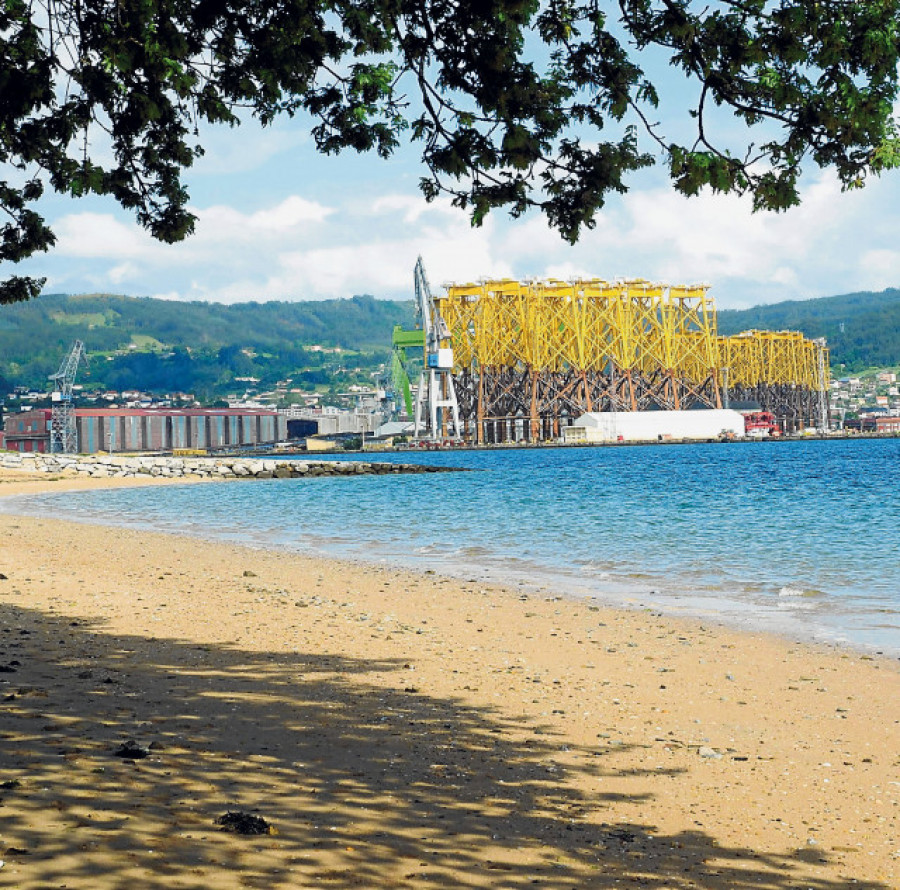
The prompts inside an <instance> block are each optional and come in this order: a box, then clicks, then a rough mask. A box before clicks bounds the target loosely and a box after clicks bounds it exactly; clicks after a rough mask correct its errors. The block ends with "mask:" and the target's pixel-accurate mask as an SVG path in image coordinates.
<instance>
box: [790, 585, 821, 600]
mask: <svg viewBox="0 0 900 890" xmlns="http://www.w3.org/2000/svg"><path fill="white" fill-rule="evenodd" d="M778 595H779V596H794V597H806V598H812V597H819V596H825V594H824V593H823V592H822V591H821V590H816V589H815V588H811V587H791V586H790V585H785V586H784V587H782V588H781V590H779V591H778Z"/></svg>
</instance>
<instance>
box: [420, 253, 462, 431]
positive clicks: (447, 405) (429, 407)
mask: <svg viewBox="0 0 900 890" xmlns="http://www.w3.org/2000/svg"><path fill="white" fill-rule="evenodd" d="M415 285H416V314H417V315H418V317H419V319H420V321H421V324H422V331H423V333H424V335H425V367H424V368H423V369H422V373H421V375H420V376H419V389H418V392H417V393H416V416H415V436H416V438H417V439H418V438H420V437H423V438H429V439H446V438H455V439H459V438H460V437H461V435H462V429H461V427H460V423H459V405H458V403H457V401H456V389H455V387H454V385H453V349H452V347H451V346H450V328H449V327H448V326H447V322H446V321H444V319H443V318H442V317H441V313H440V309H439V307H438V304H437V301H436V300H435V299H434V297H433V296H432V294H431V288H430V287H429V285H428V277H427V276H426V274H425V266H424V264H423V263H422V257H419V258H418V260H417V261H416V269H415ZM451 425H452V433H451V432H450V430H451Z"/></svg>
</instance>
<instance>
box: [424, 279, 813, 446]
mask: <svg viewBox="0 0 900 890" xmlns="http://www.w3.org/2000/svg"><path fill="white" fill-rule="evenodd" d="M708 291H709V287H708V285H690V286H687V285H667V284H658V283H652V282H649V281H645V280H627V281H616V282H608V281H603V280H600V279H591V280H580V281H572V282H565V281H552V280H551V281H526V282H519V281H512V280H500V281H482V282H479V283H477V284H462V285H458V284H454V285H450V286H448V287H447V288H446V292H445V293H444V294H443V295H441V296H437V297H435V303H436V308H437V310H438V312H439V315H440V317H441V318H442V319H443V321H444V322H445V323H446V325H447V327H448V329H449V332H450V342H451V343H452V346H453V350H454V353H453V356H454V366H453V381H454V384H455V389H456V394H457V400H458V402H459V412H460V421H461V423H462V425H463V427H464V429H465V431H466V436H467V438H470V439H472V440H474V441H475V442H477V443H482V442H502V441H508V440H510V439H527V440H531V441H541V440H547V439H553V438H557V437H558V436H559V435H560V431H561V428H562V427H563V426H566V425H568V424H569V423H571V421H572V420H574V419H575V418H577V417H579V416H581V415H582V414H584V413H586V412H592V411H644V410H653V409H661V410H683V409H689V408H695V407H708V408H721V407H723V406H725V407H727V405H728V404H729V402H733V401H749V400H753V401H756V402H758V403H759V404H760V406H761V407H762V408H763V409H764V410H768V411H772V413H774V414H775V415H776V416H777V417H778V419H779V421H780V422H781V423H782V424H783V426H784V428H785V431H787V432H791V431H794V430H796V429H798V428H802V427H804V426H807V425H813V426H814V425H817V424H819V423H820V422H821V418H822V405H823V404H826V410H827V403H825V402H824V401H823V400H824V399H825V398H826V395H827V389H828V380H827V367H828V362H827V350H826V349H825V346H824V343H823V342H818V341H811V340H808V339H807V338H805V337H804V336H803V335H802V334H799V333H794V332H779V333H771V332H759V331H750V332H747V333H746V334H741V335H739V336H737V337H719V336H718V331H717V318H716V310H715V305H714V302H713V300H712V297H711V296H710V295H709V293H708Z"/></svg>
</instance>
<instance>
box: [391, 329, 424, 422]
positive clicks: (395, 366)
mask: <svg viewBox="0 0 900 890" xmlns="http://www.w3.org/2000/svg"><path fill="white" fill-rule="evenodd" d="M392 347H393V350H392V352H391V383H392V385H393V390H394V400H395V404H396V405H397V411H398V413H403V412H402V411H400V404H401V401H400V400H401V399H402V400H403V401H402V404H403V408H404V409H405V411H406V417H407V418H408V419H412V418H413V417H415V413H414V408H413V397H412V383H411V382H410V379H409V363H408V360H409V355H408V353H407V350H408V349H418V350H419V352H421V351H422V350H424V348H425V331H423V330H421V329H419V328H417V329H416V330H413V331H407V330H404V329H403V328H402V327H401V326H400V325H395V326H394V336H393V339H392Z"/></svg>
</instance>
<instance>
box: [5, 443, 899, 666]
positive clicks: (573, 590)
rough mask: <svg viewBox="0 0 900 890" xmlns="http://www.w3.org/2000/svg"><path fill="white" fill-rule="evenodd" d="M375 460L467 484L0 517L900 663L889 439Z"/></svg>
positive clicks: (82, 500) (77, 502)
mask: <svg viewBox="0 0 900 890" xmlns="http://www.w3.org/2000/svg"><path fill="white" fill-rule="evenodd" d="M353 457H356V456H353ZM376 459H382V458H381V457H378V458H376ZM383 459H384V460H388V461H391V460H396V461H419V462H423V463H431V464H441V465H452V466H460V467H466V468H469V469H471V470H473V471H474V472H470V473H447V474H443V473H442V474H434V475H423V476H399V477H398V476H390V477H384V476H382V477H375V476H361V477H352V478H317V479H310V480H260V481H251V482H234V483H228V484H219V485H185V486H177V487H165V488H143V489H121V490H113V491H96V492H73V493H69V494H64V495H52V496H49V495H45V496H40V497H29V498H19V499H15V500H14V501H7V502H6V503H5V505H4V506H3V509H5V510H7V511H10V510H15V511H17V512H21V511H27V512H29V513H33V514H43V515H52V516H59V517H63V518H73V519H80V520H84V521H89V522H103V523H114V524H120V525H128V526H135V527H139V528H148V529H162V530H167V531H175V532H184V533H188V534H199V535H202V536H203V537H206V538H217V539H227V540H232V541H240V542H244V543H247V544H251V545H261V546H268V547H272V546H274V547H280V548H286V549H292V550H298V551H303V552H312V553H320V554H325V555H337V556H342V557H350V558H356V559H361V560H368V561H373V562H386V563H392V564H398V565H405V566H411V567H414V568H421V569H424V568H429V569H433V570H435V571H437V572H439V573H445V574H451V575H456V576H459V577H462V578H466V579H483V580H485V581H502V582H504V583H511V584H513V585H521V586H522V587H523V588H524V589H526V590H531V591H547V593H546V594H545V595H549V592H551V591H552V592H553V593H562V594H567V595H573V596H586V597H594V598H596V599H597V600H598V601H601V602H608V603H613V604H624V605H628V606H632V607H645V608H653V609H658V610H660V611H662V612H666V613H669V614H686V615H694V616H703V617H709V618H718V619H721V620H724V621H726V622H728V623H731V624H737V625H739V626H742V627H747V628H755V629H761V630H769V631H775V632H777V633H782V634H787V635H790V636H793V637H796V638H807V639H809V638H813V639H819V640H831V641H841V642H846V643H850V644H851V645H853V646H856V647H859V648H867V649H874V650H880V651H884V652H885V653H890V654H895V655H898V656H900V441H898V440H860V441H833V442H820V441H809V442H803V441H796V442H760V443H752V444H737V443H735V444H727V445H722V444H697V445H660V446H647V447H613V448H574V449H573V448H544V449H521V450H502V451H475V452H428V453H422V452H416V453H404V454H399V455H395V456H387V457H384V458H383Z"/></svg>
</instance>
